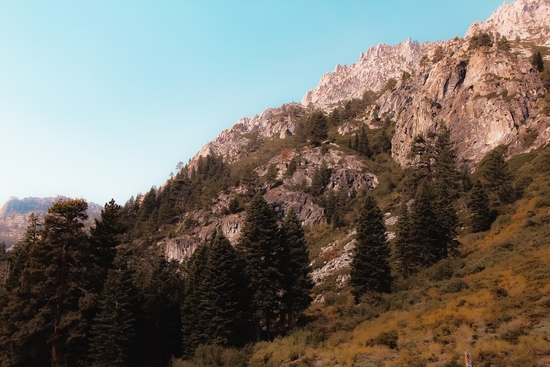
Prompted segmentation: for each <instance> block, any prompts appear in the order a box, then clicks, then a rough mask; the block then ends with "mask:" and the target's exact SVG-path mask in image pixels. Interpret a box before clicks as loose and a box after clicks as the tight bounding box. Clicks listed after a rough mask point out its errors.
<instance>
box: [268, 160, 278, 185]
mask: <svg viewBox="0 0 550 367" xmlns="http://www.w3.org/2000/svg"><path fill="white" fill-rule="evenodd" d="M278 173H279V170H278V169H277V165H276V164H275V163H272V164H270V165H269V167H268V169H267V173H266V174H265V182H266V183H267V184H268V185H270V186H272V185H274V184H275V182H276V180H277V174H278Z"/></svg>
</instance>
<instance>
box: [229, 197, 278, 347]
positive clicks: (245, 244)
mask: <svg viewBox="0 0 550 367" xmlns="http://www.w3.org/2000/svg"><path fill="white" fill-rule="evenodd" d="M246 214H247V215H246V220H245V222H244V225H243V229H242V232H241V237H240V239H239V251H240V252H241V254H242V257H243V259H244V261H245V269H244V270H245V274H246V276H247V279H248V282H249V286H250V290H251V302H250V304H251V308H252V311H253V315H252V316H253V318H254V322H255V324H256V340H257V341H260V340H261V333H260V329H261V326H262V324H263V325H264V326H265V330H266V338H267V339H268V340H269V339H271V321H272V319H273V318H274V317H275V316H276V315H277V313H278V312H279V310H280V303H281V296H280V295H281V291H282V289H283V282H284V278H283V273H282V271H281V261H282V259H281V252H282V251H281V244H280V235H279V228H278V226H277V218H276V215H275V212H274V211H273V208H271V206H270V205H269V204H268V203H267V202H266V201H265V199H264V198H263V196H261V195H260V194H256V195H255V196H254V198H253V199H252V201H251V202H250V206H249V207H248V210H247V212H246Z"/></svg>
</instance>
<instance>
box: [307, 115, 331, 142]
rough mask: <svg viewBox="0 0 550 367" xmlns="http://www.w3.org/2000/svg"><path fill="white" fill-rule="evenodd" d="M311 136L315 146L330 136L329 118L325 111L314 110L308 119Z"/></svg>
mask: <svg viewBox="0 0 550 367" xmlns="http://www.w3.org/2000/svg"><path fill="white" fill-rule="evenodd" d="M308 126H309V137H310V139H311V144H312V145H313V146H316V147H318V146H320V145H321V144H322V143H323V141H324V140H325V139H326V138H327V137H328V127H327V119H326V117H325V114H324V113H323V111H317V112H314V113H313V114H312V115H311V117H310V118H309V119H308Z"/></svg>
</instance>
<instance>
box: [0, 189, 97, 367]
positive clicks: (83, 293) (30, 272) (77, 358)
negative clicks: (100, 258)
mask: <svg viewBox="0 0 550 367" xmlns="http://www.w3.org/2000/svg"><path fill="white" fill-rule="evenodd" d="M87 207H88V205H87V203H86V202H85V201H84V200H82V199H67V200H59V201H57V202H55V203H54V204H53V205H52V206H51V207H50V209H49V210H48V214H47V215H46V216H45V218H44V223H43V226H42V228H39V227H38V225H39V223H38V221H37V219H36V217H31V219H30V223H29V228H28V230H27V233H26V235H25V238H24V240H23V242H22V244H21V245H18V246H21V249H20V250H18V254H17V257H18V258H17V259H15V260H14V264H13V266H14V267H15V268H16V269H14V271H13V273H11V274H10V279H8V283H7V299H8V305H7V307H5V308H4V310H2V313H3V317H2V319H3V320H2V321H3V322H2V324H4V325H3V333H4V332H9V333H10V336H9V337H8V338H5V335H4V336H3V337H2V341H3V342H2V349H3V352H4V354H5V355H6V356H7V357H6V358H7V360H9V361H11V362H10V363H11V364H12V365H18V364H19V363H21V364H25V365H44V364H45V363H46V361H51V365H52V366H57V365H77V364H78V363H79V362H82V361H83V360H84V358H85V356H86V349H87V332H88V329H89V324H88V320H87V313H88V312H89V310H90V308H91V307H93V305H94V302H93V293H92V292H91V290H92V288H93V286H92V283H93V280H92V279H91V278H92V277H93V274H90V272H89V269H90V265H91V264H90V262H89V260H90V258H89V256H88V250H89V243H88V238H87V235H86V233H85V232H84V225H83V224H82V221H83V220H85V219H86V218H87V214H86V209H87ZM15 276H17V278H15ZM7 315H9V316H8V317H7V320H6V319H5V318H4V316H7ZM6 340H9V342H8V343H6V344H4V342H5V341H6Z"/></svg>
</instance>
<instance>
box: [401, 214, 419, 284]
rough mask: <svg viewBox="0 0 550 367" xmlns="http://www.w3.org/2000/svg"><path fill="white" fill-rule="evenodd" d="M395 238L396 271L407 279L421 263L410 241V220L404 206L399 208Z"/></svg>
mask: <svg viewBox="0 0 550 367" xmlns="http://www.w3.org/2000/svg"><path fill="white" fill-rule="evenodd" d="M395 237H396V239H395V251H396V260H397V269H398V271H399V273H400V274H401V275H402V276H403V277H405V278H407V277H409V276H411V275H412V274H414V273H415V272H416V270H417V267H418V266H419V265H420V263H421V261H420V258H419V256H418V255H419V254H418V252H417V251H416V250H417V249H416V246H415V244H414V243H413V242H412V240H411V238H412V228H411V220H410V218H409V210H408V208H407V205H406V204H403V205H402V206H401V212H400V214H399V220H398V221H397V231H396V236H395Z"/></svg>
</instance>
